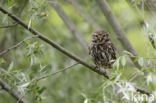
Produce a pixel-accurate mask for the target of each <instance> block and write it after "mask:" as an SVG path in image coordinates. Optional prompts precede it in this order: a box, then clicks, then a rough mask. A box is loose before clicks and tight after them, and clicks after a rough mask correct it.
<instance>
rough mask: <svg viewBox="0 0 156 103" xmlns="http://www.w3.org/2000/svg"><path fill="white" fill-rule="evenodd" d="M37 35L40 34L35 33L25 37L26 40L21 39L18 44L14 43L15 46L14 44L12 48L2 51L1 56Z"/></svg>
mask: <svg viewBox="0 0 156 103" xmlns="http://www.w3.org/2000/svg"><path fill="white" fill-rule="evenodd" d="M36 37H38V35H34V36H31V37H28V38H25V39H24V40H22V41H20V42H19V43H17V44H16V45H14V46H12V47H10V48H8V49H6V50H4V51H2V52H1V53H0V57H1V56H2V55H4V54H6V53H8V52H9V51H10V50H11V49H15V48H17V47H18V46H20V45H21V44H22V43H24V42H25V41H26V40H30V39H33V38H36Z"/></svg>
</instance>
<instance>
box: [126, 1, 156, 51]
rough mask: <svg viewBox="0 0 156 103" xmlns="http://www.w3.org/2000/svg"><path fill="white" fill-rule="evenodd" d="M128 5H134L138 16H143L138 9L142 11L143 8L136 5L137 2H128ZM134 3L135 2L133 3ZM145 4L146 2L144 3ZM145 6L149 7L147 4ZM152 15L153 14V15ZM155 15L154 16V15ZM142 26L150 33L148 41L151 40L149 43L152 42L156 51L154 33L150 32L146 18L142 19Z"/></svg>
mask: <svg viewBox="0 0 156 103" xmlns="http://www.w3.org/2000/svg"><path fill="white" fill-rule="evenodd" d="M126 1H127V2H128V3H130V4H131V6H132V5H134V7H135V9H136V10H137V14H139V15H141V14H140V12H139V10H138V9H141V8H139V6H138V5H137V4H136V2H135V1H133V0H126ZM132 1H133V2H132ZM144 2H145V1H144ZM145 5H146V6H147V7H148V5H147V4H146V2H145ZM151 14H152V13H151ZM152 15H153V14H152ZM153 16H155V15H153ZM141 17H142V16H141ZM141 25H142V26H143V27H144V28H145V29H146V30H147V33H148V39H149V41H150V42H151V45H152V46H153V48H154V49H156V46H155V42H156V41H155V39H154V33H153V32H152V31H151V30H149V27H148V24H147V23H146V21H145V20H144V18H143V17H142V23H141Z"/></svg>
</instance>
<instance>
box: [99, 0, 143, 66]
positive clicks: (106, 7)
mask: <svg viewBox="0 0 156 103" xmlns="http://www.w3.org/2000/svg"><path fill="white" fill-rule="evenodd" d="M96 2H97V4H98V5H99V7H100V8H101V10H102V12H103V14H104V15H105V17H106V18H107V20H108V22H109V23H110V25H111V26H112V29H113V30H114V32H115V33H116V35H117V37H118V39H119V41H120V42H121V44H122V46H123V47H124V48H125V49H126V50H127V51H129V52H131V53H132V54H133V55H134V56H138V54H137V52H136V50H135V49H134V47H133V46H132V44H131V43H130V41H129V40H128V38H127V37H126V33H125V32H124V30H123V29H122V27H121V25H120V23H119V22H118V21H117V19H116V17H115V16H114V15H113V13H112V11H111V8H110V7H109V5H108V4H107V1H106V0H96ZM131 59H132V61H133V60H134V59H135V58H134V57H131ZM133 63H134V64H135V65H136V67H138V68H139V69H141V67H140V65H139V64H138V62H133Z"/></svg>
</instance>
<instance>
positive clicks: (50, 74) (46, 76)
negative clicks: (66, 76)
mask: <svg viewBox="0 0 156 103" xmlns="http://www.w3.org/2000/svg"><path fill="white" fill-rule="evenodd" d="M78 64H79V63H74V64H72V65H70V66H68V67H65V68H63V69H60V70H58V71H56V72H54V73H49V74H47V75H45V76H43V77H40V78H37V79H35V81H39V80H42V79H45V78H48V77H49V76H52V75H55V74H57V73H60V72H63V71H65V70H67V69H70V68H72V67H74V66H76V65H78Z"/></svg>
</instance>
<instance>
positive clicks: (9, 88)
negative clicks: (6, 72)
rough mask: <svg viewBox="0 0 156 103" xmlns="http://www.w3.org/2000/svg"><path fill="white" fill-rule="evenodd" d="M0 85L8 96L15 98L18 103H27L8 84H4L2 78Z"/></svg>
mask: <svg viewBox="0 0 156 103" xmlns="http://www.w3.org/2000/svg"><path fill="white" fill-rule="evenodd" d="M0 85H1V86H2V89H4V90H5V91H7V92H8V93H9V94H10V95H12V96H13V97H14V98H16V99H17V100H18V101H19V103H28V101H27V100H25V99H24V98H21V97H23V96H22V95H20V93H19V92H17V90H14V89H13V88H12V87H11V86H10V85H9V84H8V83H6V82H5V81H4V80H3V79H2V78H0Z"/></svg>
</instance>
